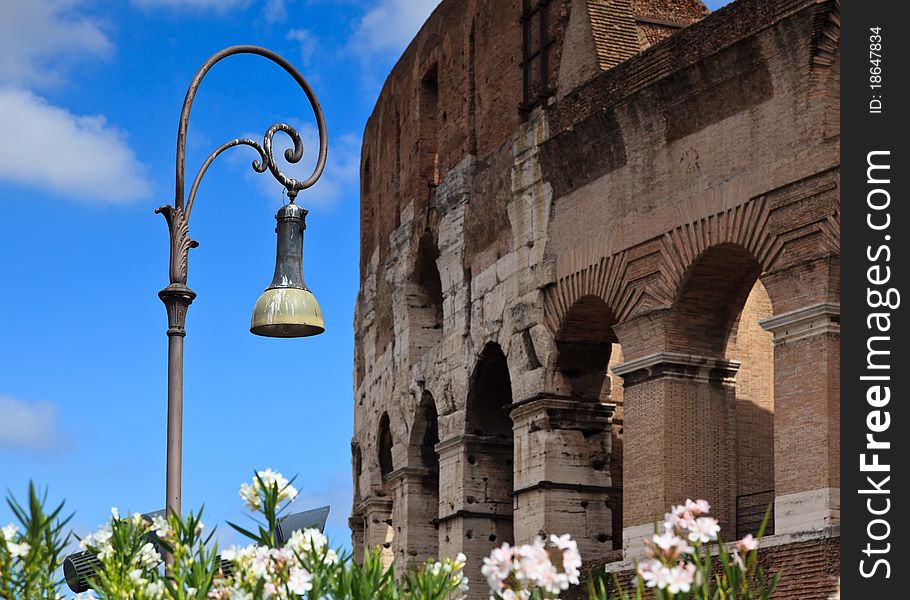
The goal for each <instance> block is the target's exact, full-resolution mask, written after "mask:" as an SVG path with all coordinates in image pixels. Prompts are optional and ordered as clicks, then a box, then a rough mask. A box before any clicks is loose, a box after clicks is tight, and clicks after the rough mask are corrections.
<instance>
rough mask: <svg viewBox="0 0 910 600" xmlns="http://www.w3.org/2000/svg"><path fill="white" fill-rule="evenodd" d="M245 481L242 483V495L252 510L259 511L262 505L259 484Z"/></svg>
mask: <svg viewBox="0 0 910 600" xmlns="http://www.w3.org/2000/svg"><path fill="white" fill-rule="evenodd" d="M255 483H258V482H254V485H250V484H249V483H243V484H241V485H240V497H241V498H243V501H244V503H246V505H247V507H248V508H249V509H250V510H252V511H257V510H259V508H260V507H261V506H262V499H261V498H260V497H259V486H258V485H255Z"/></svg>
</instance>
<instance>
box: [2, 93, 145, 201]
mask: <svg viewBox="0 0 910 600" xmlns="http://www.w3.org/2000/svg"><path fill="white" fill-rule="evenodd" d="M0 180H7V181H12V182H15V183H19V184H24V185H32V186H36V187H40V188H43V189H50V190H52V191H54V192H57V193H58V194H59V195H60V196H61V197H63V198H77V199H80V200H84V201H88V202H91V203H114V204H116V203H123V202H127V201H129V200H133V199H136V198H143V197H146V196H147V195H148V194H149V191H150V190H149V184H148V182H147V181H146V179H145V176H144V167H143V166H142V165H141V164H140V163H139V162H138V161H137V160H136V156H135V154H134V153H133V151H132V150H131V149H130V148H129V146H128V145H127V144H126V142H125V139H124V135H123V134H122V133H121V132H120V131H119V130H117V129H116V128H114V127H111V126H110V125H108V124H107V123H106V121H105V119H104V117H103V116H101V115H89V116H81V115H74V114H72V113H71V112H69V111H68V110H66V109H64V108H60V107H57V106H52V105H51V104H48V102H47V101H46V100H44V99H43V98H40V97H38V96H36V95H35V94H33V93H31V92H28V91H25V90H20V89H13V88H5V89H4V88H0Z"/></svg>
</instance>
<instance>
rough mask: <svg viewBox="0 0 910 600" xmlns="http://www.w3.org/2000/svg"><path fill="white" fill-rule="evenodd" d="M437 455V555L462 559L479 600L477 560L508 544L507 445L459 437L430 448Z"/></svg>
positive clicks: (482, 583)
mask: <svg viewBox="0 0 910 600" xmlns="http://www.w3.org/2000/svg"><path fill="white" fill-rule="evenodd" d="M436 452H437V453H438V454H439V480H440V486H439V520H438V523H439V554H440V556H448V557H454V556H455V555H456V554H458V553H459V552H463V553H464V554H465V556H467V558H468V564H467V566H466V567H465V574H466V575H467V576H468V577H469V578H470V581H471V589H472V592H471V597H472V598H485V597H487V595H486V594H484V593H482V592H484V591H485V590H486V583H485V581H486V579H485V578H484V577H483V575H482V574H481V572H480V568H481V566H482V563H483V557H485V556H487V555H489V553H490V550H491V549H492V548H494V547H495V546H499V545H501V544H502V543H503V542H509V543H512V542H513V541H514V538H513V535H512V497H511V492H512V481H511V477H502V473H504V472H508V473H509V474H511V472H512V444H511V442H504V441H503V440H499V439H494V438H488V437H484V436H478V435H469V434H463V435H459V436H456V437H453V438H449V439H448V440H444V441H442V442H439V443H438V444H436Z"/></svg>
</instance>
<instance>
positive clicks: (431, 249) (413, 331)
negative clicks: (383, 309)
mask: <svg viewBox="0 0 910 600" xmlns="http://www.w3.org/2000/svg"><path fill="white" fill-rule="evenodd" d="M438 258H439V248H438V247H437V245H436V241H435V239H434V238H433V235H432V233H431V232H430V231H426V232H424V234H423V235H422V236H421V237H420V241H419V242H418V244H417V256H416V258H415V261H414V272H413V275H412V277H411V282H410V285H409V286H408V290H407V291H408V293H407V302H408V316H409V319H410V323H411V327H410V328H409V336H410V341H409V344H410V347H411V350H412V352H413V357H414V358H419V357H420V356H421V355H422V354H423V353H424V352H425V351H426V350H427V349H428V348H431V347H433V346H435V345H436V344H438V343H439V341H440V340H441V339H442V316H443V313H442V300H443V298H442V279H441V278H440V276H439V268H438V267H437V266H436V260H437V259H438Z"/></svg>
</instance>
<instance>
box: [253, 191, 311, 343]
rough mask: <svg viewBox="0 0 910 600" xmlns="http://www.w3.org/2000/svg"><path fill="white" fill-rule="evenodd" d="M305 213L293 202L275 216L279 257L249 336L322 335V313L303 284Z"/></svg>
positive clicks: (257, 305)
mask: <svg viewBox="0 0 910 600" xmlns="http://www.w3.org/2000/svg"><path fill="white" fill-rule="evenodd" d="M306 214H307V211H306V209H304V208H301V207H300V206H297V205H296V204H294V202H293V201H292V202H291V203H290V204H287V205H285V206H282V207H281V209H280V210H279V211H278V214H277V215H275V219H277V221H278V227H277V228H276V229H275V231H276V232H277V233H278V253H277V258H276V260H275V276H274V277H273V278H272V283H271V284H270V285H269V287H268V288H267V289H266V290H265V291H264V292H263V293H262V295H261V296H259V300H257V301H256V306H255V307H254V308H253V318H252V319H251V321H250V332H252V333H254V334H256V335H263V336H267V337H306V336H310V335H318V334H320V333H322V332H323V331H325V323H324V322H323V320H322V310H321V309H320V308H319V303H318V302H317V301H316V297H315V296H314V295H313V293H312V292H311V291H310V290H309V288H307V286H306V283H304V281H303V232H304V230H305V229H306Z"/></svg>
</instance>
